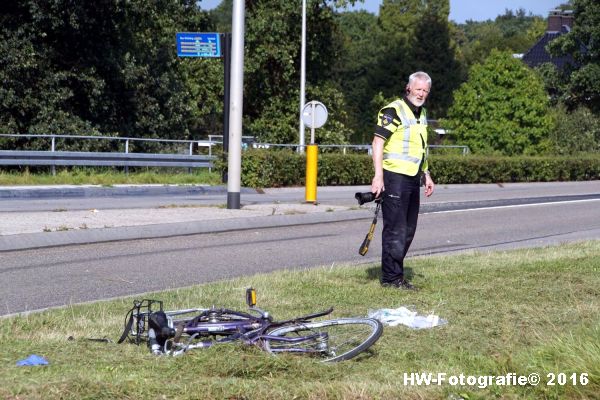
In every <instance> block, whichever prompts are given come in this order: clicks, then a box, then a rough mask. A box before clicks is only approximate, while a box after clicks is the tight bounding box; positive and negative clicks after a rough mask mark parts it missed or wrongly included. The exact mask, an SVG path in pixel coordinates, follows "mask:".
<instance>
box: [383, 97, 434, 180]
mask: <svg viewBox="0 0 600 400" xmlns="http://www.w3.org/2000/svg"><path fill="white" fill-rule="evenodd" d="M384 108H394V109H395V110H396V114H397V115H398V117H400V120H401V121H402V127H400V126H399V127H398V129H397V130H396V131H395V132H394V134H392V136H391V137H390V138H389V139H388V140H387V141H386V143H385V145H384V148H383V160H384V162H383V164H384V165H383V167H384V169H387V170H389V171H392V172H398V173H401V174H405V175H410V176H415V175H416V174H417V173H418V172H419V165H420V164H421V160H423V168H424V169H426V168H427V158H426V155H427V152H426V151H425V150H426V147H427V115H426V111H425V108H423V109H422V110H421V116H420V118H419V120H417V119H416V118H415V116H414V114H413V112H412V110H411V109H410V108H409V107H408V105H407V104H406V103H405V102H404V101H402V100H396V101H394V102H393V103H391V104H389V105H388V106H386V107H384ZM396 135H399V136H396ZM411 139H412V140H411ZM411 144H412V146H411ZM423 144H425V148H423Z"/></svg>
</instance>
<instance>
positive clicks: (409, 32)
mask: <svg viewBox="0 0 600 400" xmlns="http://www.w3.org/2000/svg"><path fill="white" fill-rule="evenodd" d="M449 13H450V4H449V1H448V0H426V1H423V0H384V2H383V4H382V6H381V11H380V17H379V19H380V24H381V29H382V31H383V32H382V39H381V41H382V42H383V43H384V45H383V46H381V48H380V52H379V54H380V56H379V59H378V65H377V68H376V69H375V74H376V76H377V77H378V80H375V82H376V85H375V86H376V88H378V89H379V90H380V91H381V92H382V93H383V96H384V97H397V96H401V95H402V94H403V93H404V90H405V86H406V83H407V79H408V76H409V75H410V74H411V73H413V72H415V71H425V72H427V73H429V75H430V76H431V78H432V80H433V85H434V86H433V89H432V93H431V98H430V101H429V103H430V104H431V106H430V107H429V116H430V117H431V118H436V117H438V116H442V115H444V114H445V112H446V109H447V107H448V106H449V105H450V102H451V93H452V91H453V90H454V89H455V88H456V87H457V86H458V83H459V81H460V66H459V64H458V63H457V62H456V59H455V48H454V44H453V42H452V40H451V38H450V25H449V23H448V15H449ZM379 90H377V91H379ZM376 112H377V110H374V111H373V113H376Z"/></svg>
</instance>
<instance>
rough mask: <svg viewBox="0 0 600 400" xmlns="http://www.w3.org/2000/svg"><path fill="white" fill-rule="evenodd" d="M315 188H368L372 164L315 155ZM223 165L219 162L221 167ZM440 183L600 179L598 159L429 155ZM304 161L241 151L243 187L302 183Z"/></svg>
mask: <svg viewBox="0 0 600 400" xmlns="http://www.w3.org/2000/svg"><path fill="white" fill-rule="evenodd" d="M318 160H319V161H318V174H317V176H318V185H319V186H330V185H368V184H370V183H371V178H372V177H373V162H372V160H371V157H370V156H368V155H366V154H346V155H344V154H319V159H318ZM220 165H221V166H222V164H220ZM430 170H431V175H432V176H433V178H434V180H435V182H436V183H438V184H444V183H446V184H449V183H496V182H549V181H582V180H594V179H600V155H599V154H591V155H579V156H574V157H495V156H494V157H485V156H473V155H467V156H448V155H444V156H442V155H436V156H431V157H430ZM305 171H306V159H305V156H304V155H303V154H297V153H294V152H292V151H288V150H247V151H244V152H243V153H242V179H241V180H242V182H241V184H242V186H245V187H255V188H257V187H283V186H303V185H304V184H305Z"/></svg>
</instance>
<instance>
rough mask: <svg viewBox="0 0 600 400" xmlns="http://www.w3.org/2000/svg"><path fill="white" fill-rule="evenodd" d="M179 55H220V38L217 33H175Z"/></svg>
mask: <svg viewBox="0 0 600 400" xmlns="http://www.w3.org/2000/svg"><path fill="white" fill-rule="evenodd" d="M177 55H178V56H179V57H221V40H220V35H219V34H218V33H198V32H180V33H177Z"/></svg>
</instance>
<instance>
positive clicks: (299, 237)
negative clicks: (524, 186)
mask: <svg viewBox="0 0 600 400" xmlns="http://www.w3.org/2000/svg"><path fill="white" fill-rule="evenodd" d="M478 207H479V208H470V209H463V210H461V209H460V207H456V206H455V207H453V209H452V210H446V211H444V210H443V209H438V210H435V209H430V210H429V211H426V212H425V213H424V214H422V215H421V216H420V220H419V228H418V231H417V236H416V238H415V241H414V242H413V246H412V248H411V251H410V253H409V256H416V255H428V254H437V253H444V252H453V251H464V250H467V249H476V250H484V251H485V250H494V249H510V248H517V247H527V246H543V245H546V244H553V243H561V242H567V241H573V240H586V239H600V199H598V196H596V198H580V199H576V200H575V201H568V202H566V201H565V202H554V203H544V204H528V205H510V206H502V205H500V204H487V205H485V204H480V205H479V206H478ZM463 208H464V207H463ZM369 223H370V221H369V220H364V219H363V220H357V221H342V222H332V223H325V224H313V225H299V226H292V227H290V226H288V227H280V228H266V229H255V230H246V231H237V232H226V233H216V234H201V235H190V236H180V237H172V238H162V239H146V240H134V241H126V242H112V243H99V244H89V245H78V246H66V247H54V248H46V249H38V250H24V251H13V252H4V253H1V254H0V258H1V259H2V261H1V263H0V276H1V279H0V293H2V304H0V306H1V310H0V315H5V314H12V313H18V312H24V311H29V310H37V309H41V308H46V307H53V306H62V305H65V304H71V303H79V302H83V301H90V300H97V299H106V298H111V297H115V296H124V295H132V294H139V293H143V292H148V291H155V290H162V289H168V288H177V287H182V286H189V285H193V284H198V283H205V282H211V281H216V280H221V279H227V278H231V277H236V276H247V277H248V278H247V280H248V285H251V284H252V274H255V273H261V272H269V271H273V270H277V269H282V268H309V267H315V266H330V265H332V264H336V265H337V264H346V263H351V264H356V263H375V262H377V261H378V258H379V256H380V246H381V244H380V237H381V234H380V231H378V232H377V234H376V236H375V240H374V242H373V243H372V245H371V250H370V251H369V253H368V255H367V256H366V257H361V256H359V255H358V254H357V249H358V246H359V245H360V243H361V242H362V240H363V238H364V235H365V234H366V232H367V229H368V227H369ZM378 228H379V230H380V229H381V224H379V227H378ZM408 263H409V264H410V260H409V261H408ZM415 272H416V273H418V274H424V275H426V274H427V271H415Z"/></svg>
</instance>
